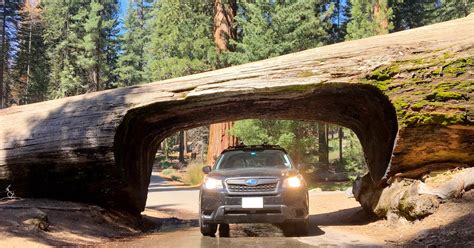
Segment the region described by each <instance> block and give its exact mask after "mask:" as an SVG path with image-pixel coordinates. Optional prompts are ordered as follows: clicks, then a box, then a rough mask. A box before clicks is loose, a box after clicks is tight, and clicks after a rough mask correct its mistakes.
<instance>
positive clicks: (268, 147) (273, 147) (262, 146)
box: [224, 144, 285, 151]
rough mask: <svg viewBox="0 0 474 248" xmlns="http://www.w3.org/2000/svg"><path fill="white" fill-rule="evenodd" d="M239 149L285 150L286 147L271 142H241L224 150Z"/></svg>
mask: <svg viewBox="0 0 474 248" xmlns="http://www.w3.org/2000/svg"><path fill="white" fill-rule="evenodd" d="M239 149H278V150H285V149H283V147H281V146H279V145H269V144H261V145H244V144H239V145H236V146H229V147H228V148H227V149H225V150H224V151H229V150H239Z"/></svg>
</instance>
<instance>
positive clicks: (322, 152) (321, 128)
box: [318, 123, 329, 172]
mask: <svg viewBox="0 0 474 248" xmlns="http://www.w3.org/2000/svg"><path fill="white" fill-rule="evenodd" d="M326 131H327V124H325V123H318V137H319V139H318V140H319V165H320V168H321V171H324V172H325V171H328V169H329V153H328V145H327V132H326Z"/></svg>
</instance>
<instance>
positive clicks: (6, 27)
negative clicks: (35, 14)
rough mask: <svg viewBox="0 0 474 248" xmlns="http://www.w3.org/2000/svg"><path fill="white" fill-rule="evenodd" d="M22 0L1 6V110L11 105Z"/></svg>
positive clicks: (12, 0) (14, 0) (8, 0)
mask: <svg viewBox="0 0 474 248" xmlns="http://www.w3.org/2000/svg"><path fill="white" fill-rule="evenodd" d="M19 8H20V0H5V1H3V4H2V5H0V32H1V33H0V108H4V107H7V106H9V105H10V98H11V83H12V81H13V77H12V71H11V66H10V65H11V63H10V62H12V61H13V59H14V54H15V50H14V47H15V45H16V30H17V23H18V21H19V17H20V15H19Z"/></svg>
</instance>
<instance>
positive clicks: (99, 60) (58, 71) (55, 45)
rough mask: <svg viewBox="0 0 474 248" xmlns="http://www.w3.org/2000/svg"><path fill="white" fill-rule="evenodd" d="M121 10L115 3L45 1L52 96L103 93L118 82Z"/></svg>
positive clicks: (106, 1) (92, 0)
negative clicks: (114, 73)
mask: <svg viewBox="0 0 474 248" xmlns="http://www.w3.org/2000/svg"><path fill="white" fill-rule="evenodd" d="M117 11H118V4H117V1H115V0H104V1H98V0H91V1H83V2H76V1H73V2H64V1H55V0H45V1H44V22H45V32H44V38H45V42H46V45H47V49H48V57H49V58H50V61H51V72H50V81H51V82H52V84H51V85H50V89H51V97H53V98H58V97H65V96H71V95H77V94H82V93H86V92H90V91H97V90H102V89H105V88H108V85H110V84H111V81H114V80H115V77H114V75H113V74H112V73H111V72H112V71H113V69H114V67H115V63H116V53H117V44H116V34H117V32H118V31H117Z"/></svg>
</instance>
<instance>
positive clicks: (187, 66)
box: [145, 0, 217, 80]
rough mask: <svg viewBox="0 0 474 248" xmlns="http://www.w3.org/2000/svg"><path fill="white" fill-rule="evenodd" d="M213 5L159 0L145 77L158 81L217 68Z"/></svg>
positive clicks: (152, 24)
mask: <svg viewBox="0 0 474 248" xmlns="http://www.w3.org/2000/svg"><path fill="white" fill-rule="evenodd" d="M212 8H213V5H212V3H206V2H204V3H201V2H200V1H191V0H188V1H174V0H160V1H158V2H157V3H156V7H155V10H154V11H153V20H152V21H151V23H150V32H151V36H150V43H149V44H148V46H147V47H146V49H145V51H146V54H148V55H149V56H148V58H147V66H146V70H145V71H146V75H147V77H148V78H149V79H151V80H161V79H167V78H173V77H179V76H184V75H189V74H193V73H198V72H203V71H208V70H212V69H215V68H216V63H217V53H216V49H215V45H214V42H213V40H212Z"/></svg>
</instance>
